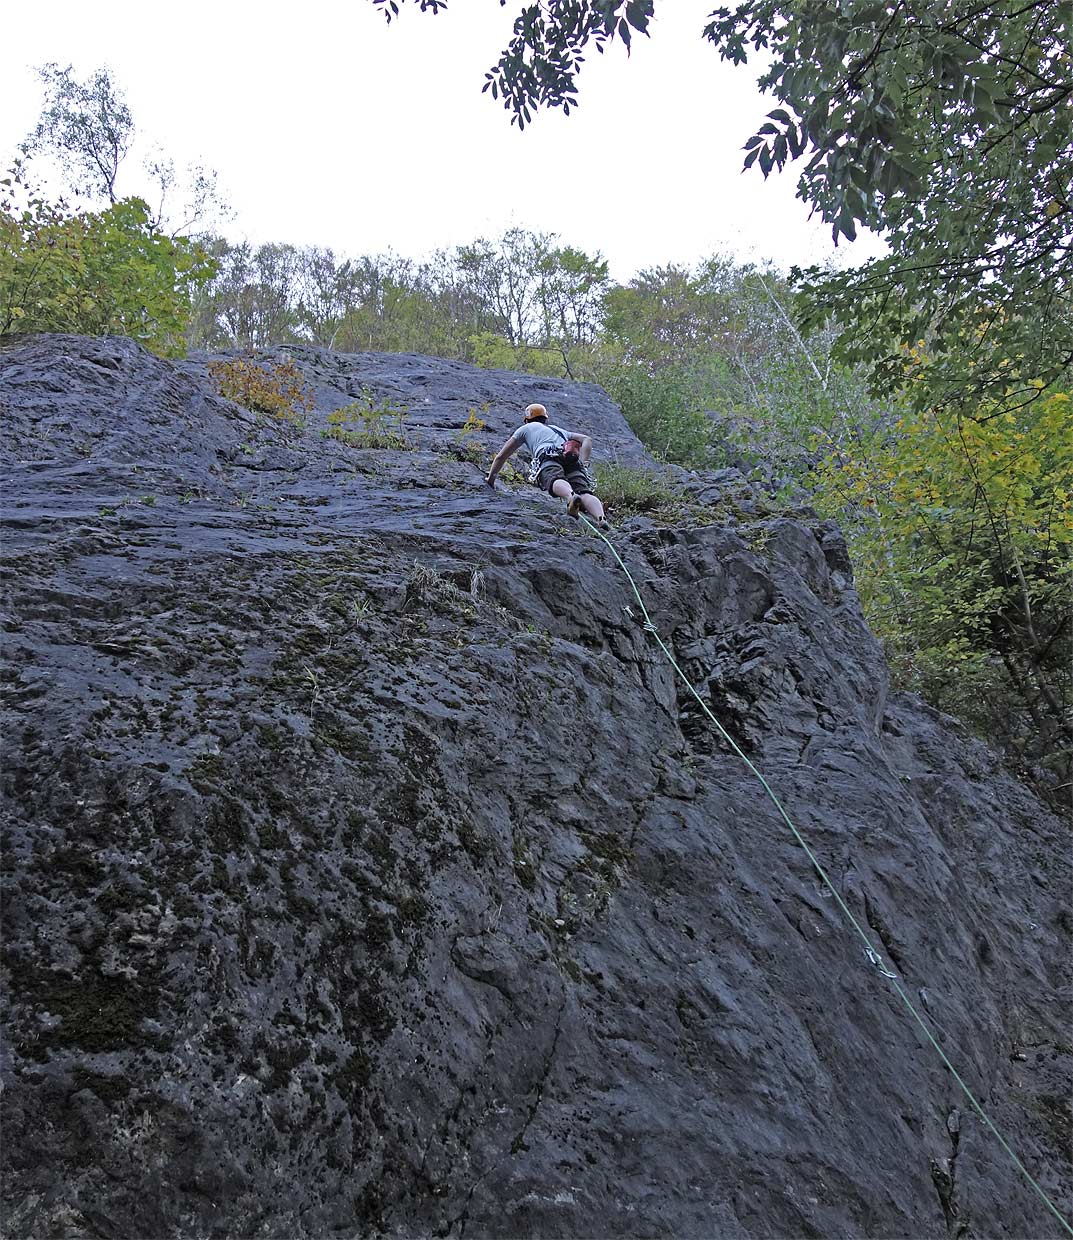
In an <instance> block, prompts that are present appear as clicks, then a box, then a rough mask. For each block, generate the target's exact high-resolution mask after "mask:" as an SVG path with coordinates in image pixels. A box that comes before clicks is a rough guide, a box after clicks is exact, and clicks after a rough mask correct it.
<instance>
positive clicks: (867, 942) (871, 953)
mask: <svg viewBox="0 0 1073 1240" xmlns="http://www.w3.org/2000/svg"><path fill="white" fill-rule="evenodd" d="M579 515H580V517H581V520H582V521H584V522H585V524H586V525H587V526H588V527H589V529H590V530H592V532H593V533H594V534H595V535H596V536H597V537H598V538H600V539H602V540H603V541H604V542H605V543H606V544H607V546H608V547H609V548H610V550H611V554H612V555H613V556H614V557H615V559H616V560H617V561H618V565H619V567H620V568H621V569H622V571H623V572H624V573H625V574H626V579H627V580H628V581H629V583H630V589H631V590H632V591H633V595H634V598H636V599H637V605H638V606H639V607H640V609H641V613H642V615H643V616H644V618H645V623H644V628H645V631H646V632H648V633H651V634H652V636H653V637H654V638H655V639H656V641H657V643H658V644H659V648H660V649H661V650H662V651H663V653H664V655H666V657H667V662H668V663H670V665H671V667H673V668H674V670H675V671H676V672H677V673H678V675H679V677H680V678H681V680H682V681H683V683H684V684H685V686H686V688H687V689H688V690H689V692H690V693H692V695H693V696H694V697H695V698H696V699H697V702H698V703H699V705H700V708H701V710H703V711H704V713H705V714H706V715H707V716H708V718H709V719H710V720H711V721H712V723H714V724H715V726H716V727H717V728H718V729H719V732H720V734H721V735H722V737H723V738H724V740H726V741H727V743H728V744H729V745H730V747H731V748H732V749H733V750H734V752H735V753H736V754H737V755H738V757H739V758H741V760H742V761H743V762H744V763H745V765H746V766H747V767H748V768H749V770H750V771H752V773H753V774H754V775H755V776H756V778H757V779H758V780H759V781H760V783H761V784H762V785H763V788H764V791H765V792H766V793H767V794H768V796H769V797H770V798H771V801H772V803H773V804H774V806H775V808H776V809H777V810H778V811H779V813H780V815H781V816H782V819H783V821H784V822H785V823H786V825H787V826H788V827H789V828H790V830H791V831H792V832H793V836H794V839H795V840H796V841H797V842H798V844H800V845H801V847H802V848H803V849H804V851H805V855H806V856H807V857H808V859H809V861H811V862H812V864H813V866H814V867H815V870H816V872H817V874H819V876H820V878H821V879H822V880H823V882H824V884H825V885H826V887H827V889H828V890H829V891H830V893H831V895H832V896H834V898H835V900H836V902H837V903H838V907H839V908H840V909H841V910H842V912H843V913H845V915H846V917H847V919H848V920H849V923H850V925H851V926H852V927H853V929H854V930H855V931H856V932H857V934H858V935H859V936H860V938H861V941H862V942H863V943H864V950H865V955H866V956H867V958H868V960H869V961H870V962H871V963H872V964H874V965H875V966H876V967H877V968H878V969H879V971H880V973H882V974H883V976H884V977H885V978H887V979H888V980H889V981H890V983H891V985H892V986H893V987H894V989H895V991H896V992H897V993H898V996H899V997H900V998H901V1000H902V1002H903V1003H904V1004H905V1006H906V1007H907V1008H908V1009H909V1012H910V1014H911V1015H912V1017H913V1019H914V1020H915V1021H916V1023H917V1024H918V1025H919V1026H920V1028H921V1030H922V1031H923V1033H924V1036H925V1037H926V1038H927V1040H928V1041H929V1042H930V1043H931V1044H932V1046H933V1047H934V1048H935V1050H936V1052H937V1053H938V1055H939V1058H940V1059H941V1060H942V1061H943V1064H944V1065H945V1066H946V1068H947V1070H948V1071H949V1072H950V1075H951V1076H952V1077H953V1078H954V1080H955V1081H957V1083H958V1085H960V1086H961V1090H962V1092H963V1093H964V1095H965V1097H966V1098H968V1100H969V1102H970V1103H972V1106H973V1109H974V1110H975V1111H976V1113H977V1114H978V1115H979V1116H980V1118H981V1119H982V1120H983V1121H984V1123H985V1124H986V1125H987V1127H988V1128H990V1129H991V1131H992V1133H993V1134H994V1135H995V1138H996V1139H997V1140H998V1143H999V1144H1000V1145H1001V1146H1002V1148H1003V1149H1004V1150H1005V1151H1006V1153H1007V1154H1008V1155H1009V1156H1010V1158H1011V1159H1012V1161H1013V1164H1014V1166H1015V1167H1017V1169H1018V1170H1019V1171H1020V1172H1021V1174H1022V1175H1023V1176H1024V1177H1025V1179H1026V1180H1028V1182H1029V1184H1031V1185H1032V1187H1033V1188H1034V1189H1035V1190H1036V1192H1037V1193H1038V1194H1039V1196H1040V1198H1041V1200H1042V1201H1043V1203H1044V1205H1046V1207H1047V1209H1048V1210H1050V1212H1051V1213H1052V1214H1053V1215H1054V1217H1055V1218H1056V1219H1057V1220H1058V1221H1059V1223H1061V1225H1062V1226H1063V1227H1064V1228H1065V1230H1066V1231H1067V1232H1068V1233H1069V1235H1070V1236H1073V1227H1071V1226H1070V1224H1069V1223H1068V1222H1067V1221H1066V1219H1065V1218H1064V1217H1063V1215H1062V1214H1061V1213H1060V1212H1059V1210H1058V1207H1057V1206H1056V1205H1055V1204H1054V1202H1052V1201H1051V1199H1050V1197H1048V1196H1047V1194H1046V1193H1045V1192H1044V1191H1043V1189H1042V1188H1041V1187H1040V1185H1039V1184H1038V1183H1037V1182H1036V1180H1035V1179H1034V1177H1033V1176H1032V1174H1031V1172H1030V1171H1029V1170H1028V1168H1027V1167H1026V1166H1025V1165H1024V1163H1023V1162H1022V1161H1021V1160H1020V1158H1018V1157H1017V1155H1016V1154H1015V1153H1014V1151H1013V1149H1012V1148H1011V1147H1010V1145H1009V1143H1008V1142H1007V1141H1006V1139H1005V1138H1004V1137H1003V1135H1002V1133H1001V1132H999V1130H998V1129H997V1128H996V1127H995V1125H994V1124H993V1123H992V1122H991V1120H990V1118H989V1117H988V1115H987V1112H986V1111H985V1110H984V1109H983V1107H982V1106H981V1105H980V1104H979V1102H977V1101H976V1097H975V1095H974V1094H973V1092H972V1090H971V1089H969V1087H968V1085H966V1084H965V1082H964V1081H963V1080H962V1078H961V1076H960V1074H959V1073H958V1071H957V1069H956V1068H955V1067H954V1065H953V1064H952V1063H951V1062H950V1060H949V1058H948V1057H947V1055H946V1052H945V1051H944V1050H943V1048H942V1047H941V1046H940V1045H939V1043H938V1042H937V1041H936V1040H935V1038H934V1037H933V1036H932V1032H931V1030H930V1029H929V1028H928V1026H927V1025H926V1024H925V1023H924V1019H923V1017H922V1016H921V1015H920V1013H919V1012H918V1011H917V1009H916V1007H915V1006H914V1004H913V1001H912V1000H911V999H910V998H909V996H908V995H907V994H906V993H905V990H904V989H903V987H902V986H901V984H900V982H899V981H898V975H897V973H894V972H893V971H892V970H890V969H887V968H886V967H885V966H884V964H883V958H882V956H881V955H880V954H879V952H878V951H876V949H875V947H874V946H873V945H872V941H871V939H869V937H868V935H867V934H866V933H865V932H864V930H863V929H862V927H861V924H860V922H859V921H858V920H857V918H856V917H854V916H853V913H852V912H851V911H850V909H849V906H848V905H847V904H846V902H845V900H843V899H842V896H841V895H840V894H839V892H838V890H837V888H836V887H835V885H834V884H833V883H832V882H831V880H830V879H829V878H828V877H827V872H826V871H825V870H824V868H823V866H822V865H820V863H819V861H818V859H817V858H816V854H815V853H814V852H813V851H812V849H811V848H809V846H808V844H807V843H806V842H805V839H804V837H803V836H802V834H801V832H800V831H799V830H798V829H797V827H795V826H794V824H793V822H792V821H791V820H790V815H789V814H787V812H786V810H785V809H783V806H782V802H781V801H780V800H779V798H778V797H777V796H776V795H775V793H774V792H773V791H772V789H771V785H770V784H769V783H768V782H767V780H766V779H765V778H764V776H763V775H762V774H761V772H760V771H759V769H758V768H757V767H756V766H755V765H754V764H753V763H752V761H750V759H749V757H748V755H747V754H746V753H745V752H744V751H743V750H742V749H741V747H740V746H739V745H738V743H737V742H736V741H735V740H734V738H733V737H732V736H731V735H730V733H729V732H728V731H727V730H726V728H724V727H723V725H722V724H721V723H720V722H719V720H718V719H717V718H716V717H715V715H714V714H713V713H712V711H711V710H710V709H709V707H708V704H707V703H706V702H705V701H704V699H703V698H702V697H701V696H700V694H699V693H698V692H697V691H696V689H694V687H693V684H692V682H691V681H690V679H689V677H688V676H686V674H685V672H683V671H682V669H681V668H680V667H679V666H678V663H677V662H676V660H675V657H674V655H673V654H671V652H670V650H669V649H668V648H667V645H666V644H665V642H664V641H663V638H662V637H660V635H659V630H658V629H657V628H656V626H655V624H653V623H652V617H651V616H650V615H649V614H648V608H647V607H645V602H644V599H643V598H642V597H641V592H640V590H638V588H637V583H636V582H635V581H634V579H633V575H632V573H631V572H630V570H629V569H628V568H627V567H626V564H625V561H624V560H623V559H622V556H620V555H619V553H618V552H617V551H616V550H615V546H614V544H613V543H612V542H611V540H610V539H609V538H608V537H607V535H606V534H604V533H603V531H602V530H600V529H599V528H598V527H597V526H596V525H595V524H594V523H593V522H592V521H590V520H589V519H588V517H586V516H585V515H584V514H583V513H582V514H579Z"/></svg>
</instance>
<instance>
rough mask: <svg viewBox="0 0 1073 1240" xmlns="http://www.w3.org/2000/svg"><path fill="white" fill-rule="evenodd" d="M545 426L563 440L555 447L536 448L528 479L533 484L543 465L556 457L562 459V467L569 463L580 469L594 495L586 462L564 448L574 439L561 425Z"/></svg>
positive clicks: (591, 479)
mask: <svg viewBox="0 0 1073 1240" xmlns="http://www.w3.org/2000/svg"><path fill="white" fill-rule="evenodd" d="M547 427H548V430H549V431H554V432H555V433H556V435H561V436H562V439H563V442H562V443H561V444H560V445H559V447H557V448H552V447H550V446H548V445H545V446H544V447H542V448H538V449H537V450H536V452H534V453H533V459H532V462H531V463H530V465H529V475H528V477H529V481H530V482H532V483H533V484H534V485H535V483H536V481H537V479H538V478H539V477H540V471H541V470H542V469H543V468H544V466H545V465H547V464H548V463H549V462H550V461H554V460H556V459H558V460H560V461H562V463H563V466H564V469H565V467H566V466H567V465H569V468H570V469H571V470H580V471H581V473H582V474H583V475H584V476H585V484H586V485H587V486H588V488H589V491H590V492H591V493H592V494H593V495H595V494H596V481H595V479H594V478H593V476H592V470H591V469H589V466H588V464H587V462H585V461H583V460H582V459H581V457H580V456H578V455H577V454H576V453H573V452H567V451H566V450H565V449H566V445H567V444H568V443H573V442H574V441H573V440H571V439H570V438H569V436H568V435H567V433H566V432H565V431H564V430H563V429H562V427H559V426H552V425H551V423H550V422H549V423H548V424H547Z"/></svg>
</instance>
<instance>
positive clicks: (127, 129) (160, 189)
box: [22, 64, 226, 237]
mask: <svg viewBox="0 0 1073 1240" xmlns="http://www.w3.org/2000/svg"><path fill="white" fill-rule="evenodd" d="M37 75H38V77H39V78H40V79H41V81H42V83H43V84H44V87H45V100H44V106H43V108H42V111H41V116H40V117H39V119H38V122H37V125H36V126H35V127H34V129H33V132H32V133H31V134H30V135H29V137H28V138H27V139H26V141H25V142H24V143H23V146H22V152H23V155H24V156H25V157H26V158H32V157H34V156H38V155H46V156H51V157H53V158H54V159H55V160H56V162H57V164H58V165H59V170H60V173H61V175H62V177H63V179H64V181H65V182H66V186H67V189H68V190H69V191H70V192H71V193H73V194H74V195H76V196H77V197H81V198H88V199H89V200H91V201H93V200H98V201H106V202H108V203H111V204H113V205H114V204H115V203H116V202H117V201H118V197H119V195H118V193H117V180H118V177H119V170H120V166H121V165H122V164H123V162H124V160H125V159H126V157H127V155H128V154H129V152H130V149H131V147H132V145H133V143H134V138H135V132H136V131H135V126H134V118H133V116H132V114H131V111H130V108H129V107H128V106H127V102H126V99H125V98H124V95H123V92H122V90H121V89H120V87H119V85H118V84H117V83H116V82H115V81H114V80H113V78H112V75H111V73H110V72H109V70H108V69H103V68H102V69H98V70H96V72H95V73H93V74H92V75H90V76H89V77H88V78H86V79H85V80H84V81H80V80H79V79H78V78H76V77H75V75H74V68H73V66H71V65H67V66H65V67H63V68H61V67H60V66H59V65H57V64H47V65H43V66H41V67H40V68H39V69H38V70H37ZM144 171H145V174H146V176H147V178H148V184H145V183H143V184H142V185H141V186H140V187H139V188H140V190H141V191H142V198H141V200H142V201H144V202H147V203H148V202H149V201H150V199H151V200H152V201H153V202H154V203H155V204H156V205H155V209H154V208H152V207H151V208H150V223H151V225H152V227H153V229H154V230H157V231H166V232H167V233H168V234H169V235H170V236H171V237H178V236H180V235H182V234H186V233H188V232H189V231H190V229H191V228H193V227H194V225H195V224H198V223H200V222H201V221H203V220H204V219H206V218H207V217H208V216H209V215H210V214H223V213H226V208H225V206H224V203H223V201H222V199H221V197H220V193H219V188H218V185H217V179H216V173H215V172H210V171H208V170H206V169H205V168H203V167H201V166H200V165H197V164H191V165H190V166H189V167H188V168H187V170H186V173H185V176H184V177H180V176H179V174H178V173H177V172H176V169H175V163H174V161H173V160H172V159H171V158H169V157H168V156H167V155H165V154H164V153H163V152H161V151H159V150H157V151H154V153H153V154H152V155H150V157H149V158H148V159H147V160H146V162H145V166H144ZM150 187H151V189H150ZM177 192H178V193H179V194H180V195H181V198H180V205H179V207H178V208H177V210H176V211H175V212H173V211H172V210H171V208H170V206H169V204H170V203H172V202H174V200H175V197H176V193H177Z"/></svg>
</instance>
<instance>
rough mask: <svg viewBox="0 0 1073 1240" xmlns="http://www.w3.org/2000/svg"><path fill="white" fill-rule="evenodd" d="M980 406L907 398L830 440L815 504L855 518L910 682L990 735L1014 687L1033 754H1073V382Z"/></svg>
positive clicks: (869, 587) (865, 586)
mask: <svg viewBox="0 0 1073 1240" xmlns="http://www.w3.org/2000/svg"><path fill="white" fill-rule="evenodd" d="M972 412H973V415H974V416H972V417H970V416H967V415H966V414H960V415H959V414H958V413H956V412H954V411H950V410H942V411H940V410H934V409H932V410H927V411H924V412H923V413H918V412H908V413H907V414H906V415H905V417H904V418H903V419H901V420H900V421H899V422H898V423H897V425H896V427H895V428H894V433H892V434H889V435H887V436H885V437H883V438H877V439H876V440H875V441H873V443H872V444H871V445H864V444H861V445H858V446H857V451H855V452H849V451H844V450H843V451H839V452H834V453H831V454H829V455H828V456H827V457H826V458H825V459H824V461H823V462H822V464H821V465H820V467H819V469H818V481H819V484H820V490H819V502H820V504H821V505H822V506H823V507H825V508H826V509H827V510H828V511H830V512H832V513H833V514H835V515H838V516H840V517H842V518H843V519H844V520H846V525H847V531H848V535H849V539H850V546H851V551H852V554H853V558H854V562H855V564H856V566H857V583H858V588H859V590H860V593H861V599H862V603H863V604H864V607H865V610H866V613H867V614H868V617H869V620H870V622H871V624H872V626H873V628H874V629H875V630H876V632H877V633H878V634H879V635H880V636H881V637H883V638H884V639H885V641H886V642H887V646H888V651H889V654H890V656H891V659H892V663H893V666H894V669H895V674H896V676H897V678H898V680H899V682H900V683H901V684H902V685H903V686H905V687H910V688H913V689H917V690H919V691H921V692H923V693H924V694H925V695H926V696H927V697H928V698H929V700H931V701H933V702H935V703H936V704H937V705H939V706H940V707H942V708H944V709H947V710H951V711H953V712H955V713H958V714H960V715H962V716H963V717H965V718H966V719H968V720H969V721H970V722H972V723H973V724H975V725H976V726H977V727H979V728H980V729H981V730H984V731H987V732H990V733H992V734H994V733H995V732H996V731H1005V730H1006V727H1007V720H1005V719H1000V718H996V713H997V709H998V706H999V703H1001V702H1003V701H1004V700H1005V699H1007V698H1009V697H1014V698H1019V699H1020V701H1021V704H1022V707H1021V709H1022V711H1027V714H1028V716H1029V717H1030V718H1031V719H1032V720H1033V722H1034V725H1035V726H1034V728H1033V734H1032V736H1031V737H1030V738H1028V739H1022V740H1021V742H1020V743H1021V744H1022V746H1023V747H1025V748H1026V749H1027V751H1028V756H1029V757H1035V758H1039V757H1041V756H1046V755H1050V756H1051V757H1052V758H1053V757H1054V756H1055V755H1056V754H1058V753H1060V752H1061V751H1062V749H1063V748H1064V749H1065V751H1066V753H1067V755H1068V752H1069V745H1070V742H1071V741H1073V726H1071V723H1073V721H1071V720H1070V717H1069V704H1070V693H1071V689H1073V660H1071V655H1073V644H1071V640H1073V634H1071V633H1070V613H1069V597H1070V587H1071V585H1073V558H1071V553H1073V438H1071V437H1070V436H1069V434H1068V426H1069V413H1070V399H1069V395H1068V394H1067V393H1065V392H1041V395H1040V399H1039V400H1038V401H1036V402H1034V403H1033V404H1032V405H1029V406H1025V407H1024V408H1022V409H1021V410H1020V411H1018V412H1017V413H1016V414H1015V413H1011V412H1001V413H999V414H997V415H995V416H988V413H989V411H980V410H973V411H972ZM1003 713H1008V711H1007V712H1003ZM1067 778H1068V775H1067Z"/></svg>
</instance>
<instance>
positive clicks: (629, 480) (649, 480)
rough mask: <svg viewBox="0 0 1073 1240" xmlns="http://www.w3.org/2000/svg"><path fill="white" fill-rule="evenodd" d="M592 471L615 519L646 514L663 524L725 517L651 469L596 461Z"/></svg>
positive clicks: (706, 521) (704, 522) (709, 521)
mask: <svg viewBox="0 0 1073 1240" xmlns="http://www.w3.org/2000/svg"><path fill="white" fill-rule="evenodd" d="M594 475H595V479H596V491H597V494H598V495H599V496H600V499H601V500H602V502H603V505H604V507H605V508H606V509H607V511H608V513H609V514H611V515H613V517H614V519H615V520H616V521H623V520H625V519H626V518H628V517H632V516H646V517H649V518H650V519H651V520H653V521H656V522H658V523H661V524H664V525H710V524H712V523H713V522H715V521H717V520H720V519H725V517H726V513H725V511H723V510H720V509H716V508H713V507H711V506H708V505H704V504H698V503H697V502H696V501H695V500H693V499H692V498H691V497H690V496H689V495H688V494H687V492H685V491H684V490H682V488H681V487H678V486H675V485H674V484H673V483H671V482H668V481H667V479H666V478H663V477H661V476H660V475H659V474H658V473H656V472H655V471H653V470H648V469H640V468H637V467H636V466H632V465H620V464H618V463H617V462H611V463H604V462H597V463H596V465H595V467H594Z"/></svg>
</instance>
